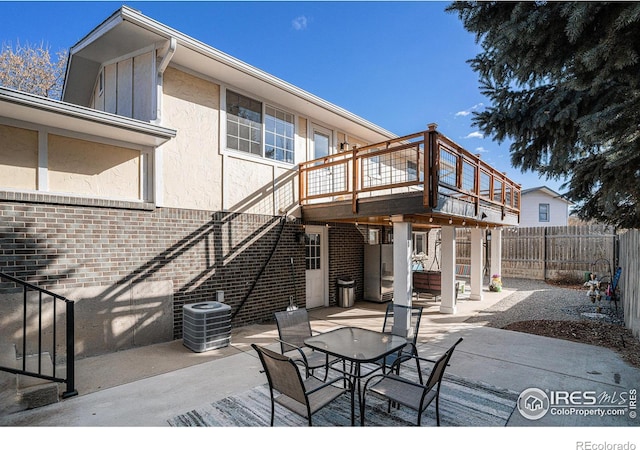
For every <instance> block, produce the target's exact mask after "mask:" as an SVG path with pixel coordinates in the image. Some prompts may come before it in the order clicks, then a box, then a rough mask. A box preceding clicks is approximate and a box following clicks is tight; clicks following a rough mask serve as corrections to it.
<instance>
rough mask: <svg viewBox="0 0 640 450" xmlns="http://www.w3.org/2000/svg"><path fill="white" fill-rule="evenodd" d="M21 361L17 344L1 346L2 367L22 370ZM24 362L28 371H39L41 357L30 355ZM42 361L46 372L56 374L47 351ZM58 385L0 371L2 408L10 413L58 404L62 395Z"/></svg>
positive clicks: (42, 369)
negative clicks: (17, 351)
mask: <svg viewBox="0 0 640 450" xmlns="http://www.w3.org/2000/svg"><path fill="white" fill-rule="evenodd" d="M22 363H23V361H22V358H18V357H17V356H16V346H15V345H13V344H8V345H5V344H3V345H1V346H0V366H4V367H15V368H16V370H20V369H21V368H22ZM25 364H26V368H27V370H28V371H31V372H35V371H37V370H38V367H37V366H38V357H37V356H29V355H27V360H26V362H25ZM41 364H42V367H41V371H42V373H43V374H44V375H51V374H52V373H53V363H52V361H51V357H50V355H49V354H48V353H46V354H43V355H42V358H41ZM58 387H59V385H58V383H56V382H54V381H49V380H44V379H40V378H34V377H29V376H25V375H19V374H14V373H9V372H2V371H0V411H3V412H4V413H6V414H11V413H15V412H18V411H24V410H26V409H33V408H39V407H41V406H46V405H50V404H52V403H56V402H58V401H59V398H60V394H59V390H58Z"/></svg>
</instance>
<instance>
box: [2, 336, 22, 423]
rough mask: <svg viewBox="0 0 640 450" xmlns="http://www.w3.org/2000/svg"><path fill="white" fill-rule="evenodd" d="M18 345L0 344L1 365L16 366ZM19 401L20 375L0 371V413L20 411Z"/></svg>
mask: <svg viewBox="0 0 640 450" xmlns="http://www.w3.org/2000/svg"><path fill="white" fill-rule="evenodd" d="M15 365H16V346H15V345H14V344H2V345H0V366H2V367H15ZM17 403H18V377H17V376H16V375H15V374H13V373H9V372H3V371H0V414H2V412H3V411H5V412H7V413H12V412H17V411H20V409H19V408H16V405H17Z"/></svg>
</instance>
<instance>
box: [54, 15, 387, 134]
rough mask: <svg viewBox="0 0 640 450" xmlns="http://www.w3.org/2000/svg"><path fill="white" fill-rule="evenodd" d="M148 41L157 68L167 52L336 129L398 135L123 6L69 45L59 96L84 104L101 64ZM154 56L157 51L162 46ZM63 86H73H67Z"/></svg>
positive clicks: (184, 64)
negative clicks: (71, 45)
mask: <svg viewBox="0 0 640 450" xmlns="http://www.w3.org/2000/svg"><path fill="white" fill-rule="evenodd" d="M154 46H155V48H158V49H160V48H162V49H163V50H164V56H166V58H165V60H164V61H162V62H161V63H160V64H159V69H160V70H162V69H163V68H164V67H166V64H168V63H169V59H167V58H170V62H171V64H175V65H176V66H179V67H184V68H187V69H190V70H192V71H195V72H197V73H201V74H204V75H206V76H208V77H211V78H212V79H214V80H218V81H220V82H223V83H227V84H229V85H231V86H233V87H235V88H237V89H242V90H245V91H247V92H251V93H259V94H260V96H261V97H263V98H264V99H265V100H270V101H273V102H277V104H279V105H281V106H283V107H288V108H291V109H292V110H295V111H297V112H299V113H301V114H306V115H308V116H309V117H312V118H313V119H314V120H318V121H322V122H324V123H326V124H329V125H334V124H340V127H339V128H341V129H342V131H345V132H347V133H348V134H352V135H354V136H358V137H360V138H362V139H365V140H368V141H370V142H379V141H383V140H387V139H393V138H396V137H398V136H396V135H395V134H393V133H391V132H390V131H388V130H385V129H383V128H381V127H379V126H377V125H375V124H373V123H371V122H369V121H367V120H365V119H363V118H361V117H359V116H357V115H355V114H353V113H351V112H349V111H347V110H345V109H343V108H340V107H339V106H336V105H334V104H332V103H330V102H328V101H326V100H323V99H321V98H319V97H317V96H315V95H313V94H310V93H309V92H306V91H304V90H302V89H300V88H298V87H296V86H294V85H292V84H289V83H287V82H286V81H283V80H281V79H279V78H276V77H274V76H273V75H270V74H268V73H266V72H264V71H262V70H260V69H257V68H255V67H253V66H251V65H249V64H246V63H244V62H242V61H240V60H238V59H236V58H234V57H232V56H229V55H227V54H226V53H223V52H221V51H219V50H217V49H215V48H213V47H210V46H209V45H207V44H204V43H202V42H200V41H197V40H195V39H193V38H191V37H189V36H187V35H185V34H183V33H181V32H179V31H176V30H174V29H172V28H170V27H168V26H166V25H163V24H161V23H159V22H157V21H155V20H153V19H151V18H149V17H146V16H144V15H143V14H141V13H140V12H139V11H136V10H134V9H131V8H129V7H127V6H123V7H122V8H120V9H119V10H117V11H116V12H115V13H113V14H112V15H111V17H109V18H108V19H107V20H105V21H104V22H103V23H102V24H100V25H99V26H98V27H96V28H95V29H94V30H93V31H91V32H90V33H89V34H88V35H87V36H86V37H84V38H83V39H82V40H80V41H79V42H78V43H77V44H76V45H74V46H73V47H72V48H71V49H70V52H69V62H68V65H67V74H66V77H65V85H64V89H63V94H62V98H63V100H65V101H68V102H71V103H76V104H80V105H85V106H87V105H89V102H90V99H91V95H92V92H93V88H94V83H95V80H96V78H97V75H98V72H99V70H100V67H101V66H102V65H103V64H105V63H107V62H109V61H112V60H114V59H116V58H119V57H122V56H124V55H127V54H130V53H134V52H137V51H140V49H143V48H150V47H154ZM160 56H163V55H162V52H161V55H160ZM69 86H73V89H71V88H69ZM345 119H346V120H345Z"/></svg>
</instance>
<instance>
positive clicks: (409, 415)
mask: <svg viewBox="0 0 640 450" xmlns="http://www.w3.org/2000/svg"><path fill="white" fill-rule="evenodd" d="M517 399H518V394H517V393H516V392H513V391H509V390H506V389H502V388H498V387H495V386H490V385H488V384H484V383H477V382H473V383H471V382H467V381H465V380H463V379H461V378H458V377H455V376H452V375H448V374H445V377H444V380H443V383H442V388H441V390H440V424H441V426H460V427H486V426H490V427H500V426H505V425H506V423H507V421H508V419H509V417H510V416H511V414H512V412H513V411H514V409H515V407H516V401H517ZM270 414H271V403H270V397H269V386H268V385H267V384H264V385H261V386H258V387H256V388H253V389H251V390H249V391H246V392H243V393H241V394H238V395H232V396H230V397H227V398H224V399H222V400H219V401H217V402H215V403H213V404H211V405H210V406H208V407H204V408H199V409H194V410H192V411H189V412H187V413H185V414H181V415H179V416H176V417H174V418H172V419H169V420H168V422H169V425H171V426H175V427H268V426H269V419H270ZM415 423H416V412H415V411H413V410H410V409H408V408H404V407H401V408H400V409H394V408H392V409H391V413H390V414H389V413H388V412H387V402H386V401H384V400H382V399H379V398H376V397H375V396H374V395H367V401H366V412H365V425H366V426H375V427H389V426H391V427H403V426H413V425H415ZM350 424H351V422H350V396H349V395H347V394H345V395H342V396H341V397H339V398H338V399H337V400H336V401H334V402H333V403H331V404H329V405H328V406H326V407H325V408H323V409H322V410H320V411H318V412H317V413H316V414H314V415H313V425H314V426H350ZM359 424H360V418H359V414H358V403H357V399H356V425H359ZM274 425H275V426H287V427H297V426H307V420H306V419H304V418H302V417H301V416H298V415H297V414H294V413H292V412H290V411H289V410H288V409H286V408H284V407H282V406H280V405H278V404H277V403H276V412H275V421H274ZM422 426H436V417H435V402H434V403H432V404H431V405H429V407H428V408H427V410H426V411H425V412H424V413H423V415H422Z"/></svg>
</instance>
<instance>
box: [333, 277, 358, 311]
mask: <svg viewBox="0 0 640 450" xmlns="http://www.w3.org/2000/svg"><path fill="white" fill-rule="evenodd" d="M355 284H356V282H355V281H354V280H351V279H344V278H339V279H338V288H337V290H338V306H340V307H341V308H350V307H352V306H353V303H354V302H355Z"/></svg>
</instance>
